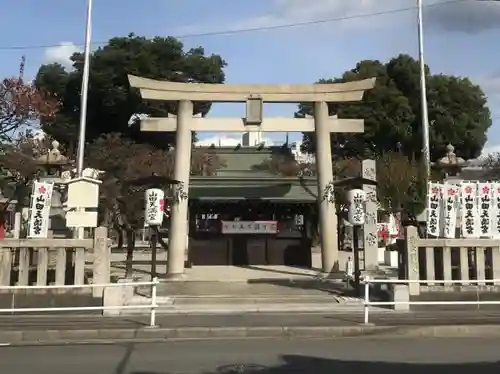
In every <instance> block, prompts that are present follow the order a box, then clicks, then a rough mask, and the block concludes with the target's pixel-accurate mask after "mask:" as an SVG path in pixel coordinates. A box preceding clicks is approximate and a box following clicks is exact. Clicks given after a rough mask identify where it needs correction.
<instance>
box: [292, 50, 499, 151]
mask: <svg viewBox="0 0 500 374" xmlns="http://www.w3.org/2000/svg"><path fill="white" fill-rule="evenodd" d="M426 74H427V90H428V92H427V97H428V110H429V123H430V146H431V159H432V160H436V159H437V158H439V157H442V155H443V154H444V153H445V149H446V148H445V147H446V145H447V144H449V143H451V144H453V145H454V146H456V149H457V153H458V154H460V155H461V156H462V157H464V158H466V159H470V158H475V157H477V156H479V154H480V152H481V150H482V148H483V146H484V144H485V142H486V132H487V130H488V129H489V127H490V126H491V114H490V110H489V109H488V107H487V106H486V104H487V99H486V96H485V94H484V92H483V91H482V90H481V88H480V87H479V86H477V85H474V84H472V83H471V81H470V80H469V79H467V78H460V77H454V76H449V75H443V74H438V75H432V74H431V73H430V70H429V69H428V68H427V69H426ZM369 77H377V82H376V84H375V87H374V88H373V89H372V90H370V91H368V92H366V93H365V95H364V97H363V100H362V101H361V102H359V103H340V104H338V103H336V104H331V105H330V106H329V111H330V114H338V116H339V118H359V119H364V120H365V132H364V133H363V134H334V135H332V152H333V154H334V156H339V157H360V156H361V157H376V156H377V155H381V154H383V153H385V152H390V151H397V150H398V148H400V149H401V150H402V152H403V153H404V154H406V155H407V156H409V157H410V158H413V157H416V158H419V157H420V153H421V149H422V140H421V138H422V135H421V134H422V132H421V127H422V126H421V114H420V108H421V106H420V103H421V100H420V81H419V65H418V61H416V60H414V59H413V58H412V57H410V56H407V55H399V56H397V57H395V58H393V59H392V60H390V61H389V62H388V63H386V64H383V63H382V62H380V61H371V60H367V61H361V62H359V63H358V64H357V65H356V67H355V68H354V69H352V70H349V71H347V72H345V73H344V74H343V75H342V77H341V78H335V79H322V80H320V81H319V82H318V83H320V84H321V83H338V82H350V81H355V80H359V79H364V78H369ZM306 114H312V107H311V105H309V104H301V105H300V106H299V110H298V112H297V113H296V116H298V117H301V116H304V115H306ZM303 144H304V149H305V150H307V151H309V152H314V150H315V143H314V136H313V134H308V133H305V134H304V143H303Z"/></svg>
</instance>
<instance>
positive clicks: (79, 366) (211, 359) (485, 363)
mask: <svg viewBox="0 0 500 374" xmlns="http://www.w3.org/2000/svg"><path fill="white" fill-rule="evenodd" d="M499 361H500V358H499V356H498V340H459V339H454V340H410V339H407V340H396V339H385V340H384V339H375V338H372V339H369V338H368V339H367V338H345V339H337V340H247V341H220V340H219V341H212V342H172V343H161V344H136V345H124V346H119V345H114V346H112V345H108V346H62V347H19V348H14V347H4V348H0V362H1V367H2V373H16V374H33V373H36V374H54V373H71V374H89V373H95V374H181V373H182V374H201V373H204V374H212V373H213V374H216V373H220V374H222V373H245V372H250V371H252V372H257V373H261V374H293V373H304V374H309V373H315V374H323V373H325V374H326V373H328V374H332V373H335V374H353V373H384V374H401V373H405V374H443V373H453V374H470V373H474V372H477V373H481V374H497V373H498V372H499V371H500V362H499ZM242 369H246V371H245V370H242Z"/></svg>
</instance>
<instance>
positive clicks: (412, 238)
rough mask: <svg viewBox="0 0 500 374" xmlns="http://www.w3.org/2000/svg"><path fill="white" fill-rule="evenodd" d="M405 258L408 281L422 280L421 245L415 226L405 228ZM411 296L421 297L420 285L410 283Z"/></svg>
mask: <svg viewBox="0 0 500 374" xmlns="http://www.w3.org/2000/svg"><path fill="white" fill-rule="evenodd" d="M405 238H406V246H405V252H406V253H405V258H406V264H405V265H406V276H407V279H408V280H419V279H420V263H419V256H418V251H419V243H418V239H419V237H418V231H417V228H416V227H415V226H408V227H406V228H405ZM408 287H409V292H410V295H411V296H418V295H420V284H418V283H410V284H409V285H408Z"/></svg>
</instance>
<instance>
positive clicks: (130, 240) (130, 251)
mask: <svg viewBox="0 0 500 374" xmlns="http://www.w3.org/2000/svg"><path fill="white" fill-rule="evenodd" d="M126 234H127V259H126V270H125V278H127V279H128V278H132V276H133V273H134V269H133V261H134V249H135V231H134V230H126Z"/></svg>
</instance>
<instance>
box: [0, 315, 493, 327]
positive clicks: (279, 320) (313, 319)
mask: <svg viewBox="0 0 500 374" xmlns="http://www.w3.org/2000/svg"><path fill="white" fill-rule="evenodd" d="M156 322H157V324H158V325H159V326H161V327H165V328H181V327H268V326H272V327H274V326H289V327H292V326H350V325H355V324H359V323H362V322H363V314H362V313H359V312H358V313H349V314H337V313H286V314H284V313H268V314H265V313H254V314H252V313H250V314H230V315H194V314H193V315H163V316H158V318H157V321H156ZM370 322H372V323H375V324H376V325H379V326H426V325H427V326H428V325H500V312H485V311H483V312H471V311H469V312H454V311H447V312H418V313H413V312H412V313H396V312H390V313H372V314H370ZM148 324H149V317H147V316H130V317H95V316H94V317H92V316H80V317H78V316H74V315H61V316H47V315H42V316H22V315H12V316H5V315H4V316H0V330H1V331H8V330H81V329H84V330H85V329H135V328H141V327H144V326H147V325H148Z"/></svg>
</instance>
